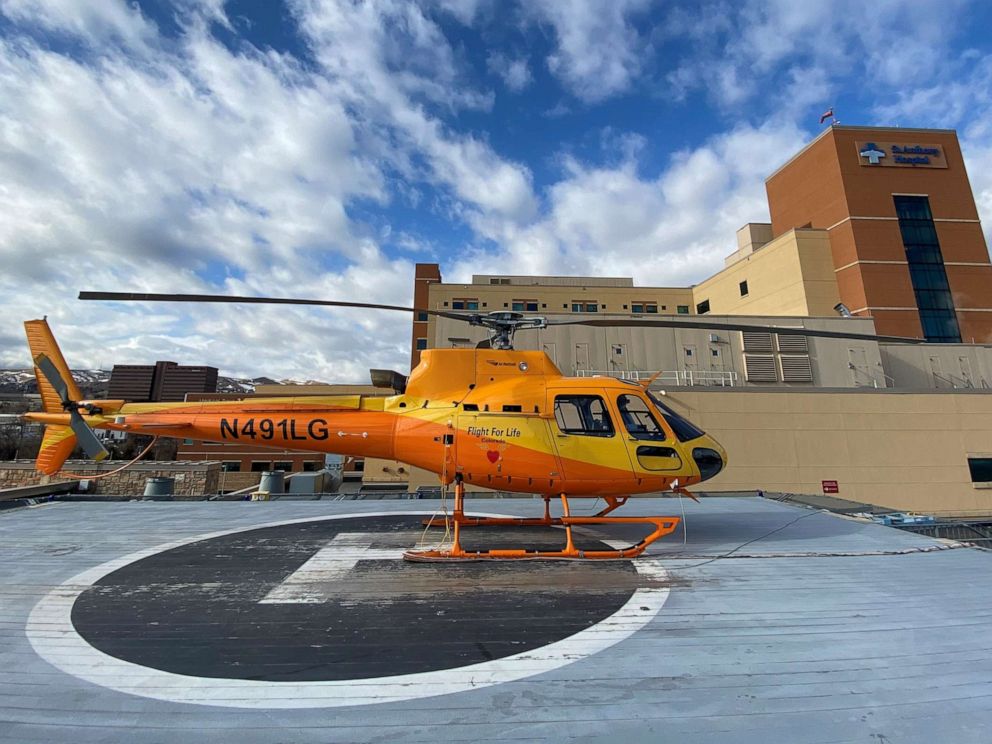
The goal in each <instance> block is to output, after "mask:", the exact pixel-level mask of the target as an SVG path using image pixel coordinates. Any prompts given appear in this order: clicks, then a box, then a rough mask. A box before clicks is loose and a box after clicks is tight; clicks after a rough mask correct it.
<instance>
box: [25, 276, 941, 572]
mask: <svg viewBox="0 0 992 744" xmlns="http://www.w3.org/2000/svg"><path fill="white" fill-rule="evenodd" d="M79 298H80V299H82V300H103V301H118V302H120V301H141V302H208V303H238V304H287V305H313V306H329V307H348V308H361V309H372V310H391V311H397V312H405V313H426V314H428V315H435V316H441V317H445V318H451V319H455V320H458V321H462V322H466V323H468V324H470V325H472V326H477V327H482V328H485V329H486V330H487V331H488V334H489V339H488V340H487V341H483V342H480V343H479V344H478V345H477V346H476V348H469V349H464V348H459V349H429V350H425V351H423V352H422V354H421V361H420V363H419V364H418V365H417V367H416V368H415V369H413V370H412V371H411V373H410V375H409V376H405V375H402V374H400V373H398V372H394V371H391V370H371V376H372V381H373V384H374V385H376V386H378V387H384V388H392V389H393V391H394V392H395V394H393V395H389V396H386V397H381V396H364V395H330V396H300V397H290V398H285V397H280V398H251V399H249V400H238V401H227V400H225V401H207V402H199V401H198V402H184V403H135V402H127V401H124V400H82V396H81V394H80V391H79V389H78V387H77V386H76V384H75V382H74V381H73V378H72V375H71V373H70V372H69V367H68V365H67V364H66V362H65V359H64V357H63V356H62V352H61V351H60V349H59V347H58V344H57V343H56V341H55V337H54V336H53V334H52V332H51V329H50V328H49V326H48V323H47V321H46V320H29V321H26V322H25V324H24V325H25V330H26V333H27V337H28V344H29V347H30V350H31V355H32V359H33V361H34V367H35V375H36V378H37V381H38V389H39V392H40V394H41V399H42V403H43V408H44V411H43V412H37V413H28V414H25V415H24V418H25V419H26V420H30V421H34V422H38V423H42V424H44V425H45V433H44V437H43V439H42V445H41V449H40V451H39V454H38V458H37V461H36V468H37V469H38V470H39V471H40V472H42V473H45V474H47V475H53V474H56V473H58V472H59V470H60V469H61V468H62V466H63V464H64V462H65V460H66V459H67V458H68V456H69V454H70V453H71V452H72V451H73V450H74V449H75V447H76V446H77V445H78V446H80V447H82V449H83V450H84V452H86V454H87V456H88V457H90V458H92V459H94V460H101V459H103V458H105V457H106V456H107V454H108V453H107V450H106V449H105V448H104V446H103V444H102V443H101V442H100V440H99V438H98V437H97V436H96V435H95V433H94V431H93V430H94V429H109V430H112V431H120V432H129V433H134V434H151V435H156V436H166V437H175V438H192V439H200V440H205V441H212V442H222V443H224V442H227V443H230V442H239V443H248V442H250V443H252V444H253V445H259V446H263V447H274V448H280V449H285V448H291V449H297V450H309V451H315V452H325V453H335V454H340V455H345V456H356V457H376V458H383V459H390V460H399V461H401V462H405V463H407V464H409V465H413V466H416V467H419V468H423V469H424V470H427V471H429V472H432V473H435V474H436V475H437V476H438V478H439V480H440V482H441V486H442V489H443V492H444V493H446V492H447V489H448V488H449V487H452V488H453V491H454V504H453V509H452V512H451V514H450V517H449V516H448V514H447V513H445V519H444V522H445V525H446V527H447V528H450V532H451V542H450V545H448V546H447V547H435V548H430V549H424V550H410V551H407V552H406V553H405V554H404V558H406V559H407V560H411V561H430V562H445V561H468V560H471V561H479V560H523V559H526V560H534V559H562V560H625V559H630V558H635V557H637V556H639V555H640V554H641V553H643V552H644V550H645V549H646V548H647V547H648V545H650V544H651V543H653V542H654V541H656V540H658V539H659V538H661V537H664V536H665V535H668V534H670V533H672V532H673V531H674V530H675V529H676V528H677V526H678V525H679V523H680V519H679V518H678V517H674V516H614V515H612V512H614V511H615V510H617V509H619V508H620V507H622V506H623V505H624V504H625V503H626V502H627V501H628V499H629V498H630V497H631V496H634V495H637V494H648V493H657V492H674V493H677V494H680V495H686V496H688V497H691V498H695V497H694V496H693V495H692V493H691V492H690V491H689V490H688V488H689V487H690V486H695V485H697V484H699V483H702V482H704V481H706V480H709V479H711V478H713V477H714V476H716V475H717V474H719V473H720V472H721V471H722V470H723V469H724V468H725V467H726V466H727V463H728V455H727V452H726V450H725V449H724V448H723V447H722V446H721V445H720V444H719V442H717V441H716V440H715V439H714V438H713V437H712V436H710V435H709V434H707V433H706V432H704V431H703V430H702V429H700V428H699V427H698V426H696V425H695V424H693V423H692V422H690V421H689V420H687V419H686V418H685V417H683V416H681V415H680V414H679V413H677V412H676V411H675V410H674V409H672V408H671V407H670V406H669V405H667V404H666V403H665V402H664V401H663V400H662V397H661V396H659V395H657V394H656V393H655V392H654V391H652V390H651V389H650V384H651V382H652V381H651V380H647V381H642V382H632V381H626V380H618V379H614V378H611V377H583V378H573V377H566V376H564V375H563V374H562V373H561V371H560V370H559V369H558V367H557V366H556V365H555V364H554V362H553V361H552V360H551V359H550V357H548V355H547V354H546V353H544V352H543V351H528V350H516V349H514V348H513V337H514V334H515V333H516V332H517V331H518V330H521V329H540V328H547V327H549V326H553V325H585V326H599V327H610V326H627V327H641V328H687V327H688V328H710V329H722V330H730V331H755V330H765V331H781V330H788V332H789V333H790V334H799V335H805V336H818V337H825V338H838V339H861V340H870V341H893V342H905V343H922V340H921V339H913V338H904V337H893V336H876V335H870V334H859V333H843V332H838V331H827V330H814V329H796V328H788V329H782V328H775V327H771V326H755V325H749V324H738V323H726V322H698V321H695V320H693V321H686V320H679V319H674V318H673V319H663V318H662V319H650V320H640V319H634V318H630V317H629V316H628V317H619V318H595V319H567V320H566V319H561V320H557V319H548V318H544V317H538V316H526V315H523V314H521V313H517V312H506V311H502V312H491V313H486V314H479V313H456V312H449V311H444V310H432V309H424V308H410V307H403V306H397V305H382V304H373V303H361V302H345V301H335V300H312V299H291V298H273V297H239V296H227V295H204V294H147V293H145V294H143V293H132V292H80V294H79ZM466 484H472V485H476V486H482V487H485V488H490V489H494V490H499V491H508V492H516V493H522V494H532V495H536V496H539V497H541V498H543V500H544V510H543V514H542V515H540V516H535V517H496V516H471V515H468V514H466V513H465V509H464V501H465V485H466ZM577 498H579V499H581V498H596V499H602V500H603V502H604V503H605V508H603V509H602V510H601V511H599V512H598V513H596V514H593V515H591V516H590V515H576V514H573V513H572V511H571V508H570V499H577ZM554 499H559V500H560V502H561V515H560V516H552V513H551V501H552V500H554ZM610 524H642V525H647V526H648V527H650V528H651V531H650V533H649V534H648V535H647V536H645V537H644V538H642V539H641V540H640V541H639V542H637V543H635V544H633V545H630V546H627V547H623V548H615V549H610V550H582V549H580V548H578V547H577V546H576V543H575V540H574V535H573V532H572V530H573V527H579V526H587V525H600V526H603V525H610ZM476 526H490V527H526V526H541V527H561V528H563V532H564V545H563V546H562V547H561V548H560V549H559V550H534V549H527V548H510V549H507V548H489V549H485V550H467V549H465V548H464V547H463V544H462V540H461V537H462V530H463V529H465V528H469V527H476Z"/></svg>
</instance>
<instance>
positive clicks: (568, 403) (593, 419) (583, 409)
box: [555, 395, 613, 437]
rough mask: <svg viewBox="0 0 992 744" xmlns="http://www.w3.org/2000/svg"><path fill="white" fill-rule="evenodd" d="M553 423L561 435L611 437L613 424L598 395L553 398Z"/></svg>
mask: <svg viewBox="0 0 992 744" xmlns="http://www.w3.org/2000/svg"><path fill="white" fill-rule="evenodd" d="M555 421H557V422H558V428H559V429H561V431H562V433H563V434H584V435H585V436H590V437H612V436H613V422H612V421H611V420H610V414H609V413H608V412H607V410H606V404H605V403H604V402H603V399H602V398H600V397H599V396H598V395H559V396H558V397H557V398H555Z"/></svg>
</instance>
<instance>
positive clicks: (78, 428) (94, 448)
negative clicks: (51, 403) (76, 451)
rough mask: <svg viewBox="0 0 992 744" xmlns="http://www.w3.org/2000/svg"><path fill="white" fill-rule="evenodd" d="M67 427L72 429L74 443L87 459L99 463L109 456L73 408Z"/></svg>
mask: <svg viewBox="0 0 992 744" xmlns="http://www.w3.org/2000/svg"><path fill="white" fill-rule="evenodd" d="M69 426H70V427H72V431H73V433H74V434H75V435H76V441H78V442H79V446H80V447H82V448H83V452H85V453H86V456H87V457H88V458H90V459H91V460H97V461H99V460H102V459H104V458H105V457H106V456H107V455H109V454H110V453H109V452H108V451H107V448H106V447H104V446H103V443H102V442H101V441H100V440H99V439H98V438H97V436H96V434H94V433H93V430H92V429H91V428H90V426H89V424H87V423H86V421H85V420H84V419H83V417H82V416H80V415H79V411H77V410H76V409H75V408H73V409H72V410H71V411H70V412H69Z"/></svg>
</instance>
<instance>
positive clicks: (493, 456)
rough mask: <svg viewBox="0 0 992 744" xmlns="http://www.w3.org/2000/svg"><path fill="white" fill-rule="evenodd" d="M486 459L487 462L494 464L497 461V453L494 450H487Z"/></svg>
mask: <svg viewBox="0 0 992 744" xmlns="http://www.w3.org/2000/svg"><path fill="white" fill-rule="evenodd" d="M486 457H488V458H489V462H496V461H497V460H498V459H499V452H497V451H496V450H488V451H487V452H486Z"/></svg>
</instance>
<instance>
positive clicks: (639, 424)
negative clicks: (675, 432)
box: [617, 393, 682, 475]
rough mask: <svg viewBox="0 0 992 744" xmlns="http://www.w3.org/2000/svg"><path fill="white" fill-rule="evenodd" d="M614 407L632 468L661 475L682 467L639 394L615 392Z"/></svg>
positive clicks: (670, 442)
mask: <svg viewBox="0 0 992 744" xmlns="http://www.w3.org/2000/svg"><path fill="white" fill-rule="evenodd" d="M617 411H619V413H620V423H621V424H622V425H623V428H624V432H623V433H624V434H625V439H626V442H627V449H628V451H629V452H630V459H631V460H632V461H634V463H635V469H636V470H637V471H638V472H639V473H643V474H645V475H664V474H665V471H672V470H679V469H681V468H682V458H681V456H680V455H679V452H678V450H677V449H675V448H674V447H672V441H671V440H670V439H668V435H666V434H665V430H664V429H662V428H661V424H659V423H658V419H656V418H655V417H654V414H652V413H651V410H650V409H649V408H648V405H647V403H646V402H645V401H644V399H643V398H642V397H641V396H639V395H633V394H629V393H624V394H622V395H618V396H617Z"/></svg>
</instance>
